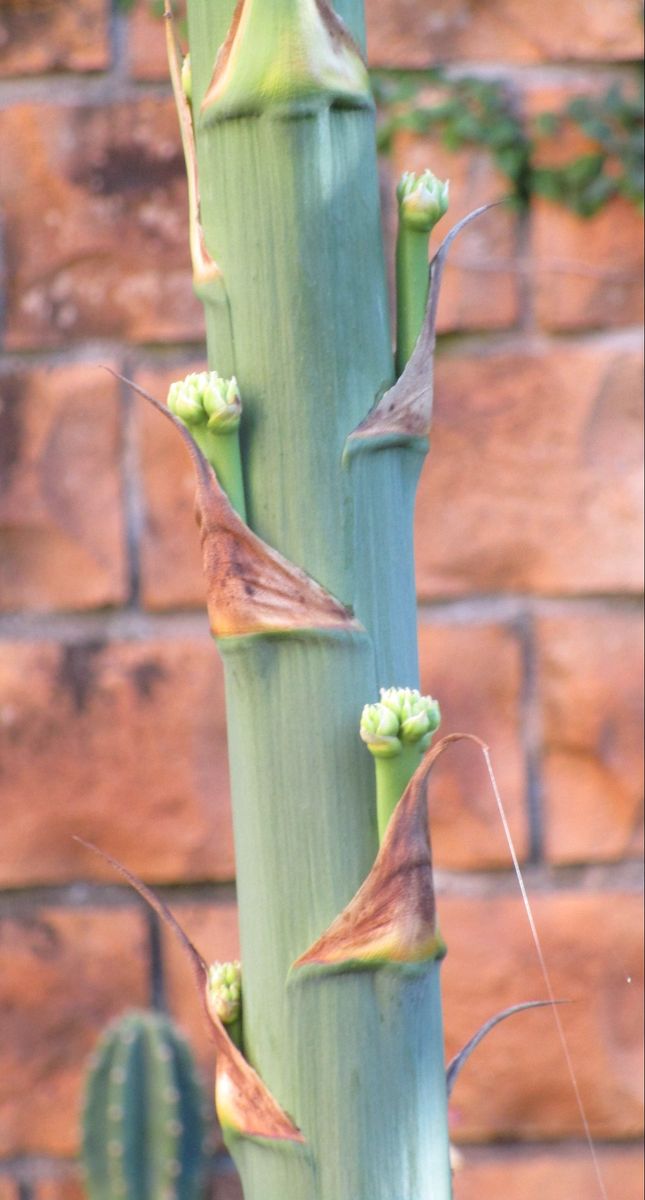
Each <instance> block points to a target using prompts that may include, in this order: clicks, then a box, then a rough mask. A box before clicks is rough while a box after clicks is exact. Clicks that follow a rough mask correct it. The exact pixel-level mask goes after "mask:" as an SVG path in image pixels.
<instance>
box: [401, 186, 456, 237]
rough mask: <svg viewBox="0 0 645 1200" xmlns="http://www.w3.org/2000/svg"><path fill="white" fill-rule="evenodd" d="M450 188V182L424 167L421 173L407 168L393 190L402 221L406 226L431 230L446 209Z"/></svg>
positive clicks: (424, 230)
mask: <svg viewBox="0 0 645 1200" xmlns="http://www.w3.org/2000/svg"><path fill="white" fill-rule="evenodd" d="M449 189H450V184H449V182H448V181H447V180H446V182H445V183H443V182H442V180H441V179H437V176H436V175H433V174H432V171H423V172H422V173H421V175H415V173H414V171H406V172H405V174H404V175H403V176H402V177H401V181H400V183H399V186H398V188H397V191H396V194H397V198H398V201H399V213H400V217H401V221H402V222H403V224H404V225H406V226H407V227H408V229H416V230H418V231H419V232H420V233H430V230H431V229H433V228H434V226H435V225H436V224H437V222H438V221H440V220H441V218H442V217H443V216H444V215H445V213H446V212H447V211H448V192H449Z"/></svg>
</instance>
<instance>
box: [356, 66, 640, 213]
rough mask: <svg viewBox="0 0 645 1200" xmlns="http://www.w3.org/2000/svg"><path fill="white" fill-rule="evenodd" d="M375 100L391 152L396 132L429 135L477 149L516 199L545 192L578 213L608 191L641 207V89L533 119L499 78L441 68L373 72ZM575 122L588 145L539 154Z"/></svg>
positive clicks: (595, 206)
mask: <svg viewBox="0 0 645 1200" xmlns="http://www.w3.org/2000/svg"><path fill="white" fill-rule="evenodd" d="M372 80H373V85H374V90H375V94H376V98H377V103H378V105H379V111H380V122H379V146H380V149H381V151H382V152H383V153H385V154H387V153H389V152H390V151H391V149H392V145H393V142H394V139H395V137H396V135H397V133H398V132H399V131H400V130H410V131H411V132H413V133H417V134H420V135H424V134H425V135H428V134H431V135H434V136H436V137H438V138H440V140H441V142H442V143H443V145H444V146H445V147H446V148H447V149H448V150H452V151H456V150H461V149H462V148H464V147H473V146H478V147H483V148H485V149H486V150H488V152H489V153H490V154H491V155H492V157H493V159H494V160H495V163H496V164H497V166H498V167H499V169H500V171H501V172H502V173H503V174H504V175H505V176H506V177H507V179H508V180H509V183H510V191H511V195H512V197H514V199H515V201H516V203H517V205H518V206H519V207H521V208H522V209H526V208H527V207H528V205H529V204H530V201H531V197H532V196H533V195H540V196H546V197H548V199H550V200H554V201H556V202H557V203H559V204H563V205H565V206H566V207H567V208H570V209H571V210H572V211H573V212H575V213H577V214H578V215H580V216H583V217H589V216H593V215H594V213H597V212H598V211H599V210H600V209H601V208H602V207H603V205H605V204H606V203H607V201H609V200H611V199H612V198H613V197H614V196H624V197H626V198H627V199H628V200H630V201H631V202H632V203H633V204H635V205H637V207H639V208H640V209H641V210H642V208H643V192H644V188H643V89H642V85H641V87H640V90H638V91H637V90H636V89H635V88H634V87H630V86H628V85H626V86H621V85H620V84H614V85H612V86H611V87H610V88H609V90H608V91H607V92H606V93H605V94H604V95H602V96H578V97H576V98H574V99H572V100H570V101H569V102H568V104H567V105H566V106H565V108H564V109H563V110H562V111H561V112H556V113H553V112H548V113H542V114H540V115H539V116H538V117H536V118H534V119H533V120H532V121H531V122H526V121H523V120H522V118H521V117H520V116H519V115H518V113H517V111H516V109H515V107H514V104H513V100H512V97H511V96H510V95H509V92H508V90H507V89H506V87H505V86H504V84H503V83H502V82H500V81H491V80H482V79H475V78H460V79H453V78H449V77H447V76H446V74H445V73H444V72H443V71H441V70H434V71H430V72H425V73H423V74H422V75H420V74H417V73H414V74H412V73H408V74H390V73H387V72H379V71H377V72H374V73H373V76H372ZM568 126H569V127H570V126H574V127H577V128H578V130H580V131H581V132H582V133H583V134H584V135H585V138H586V139H587V140H588V141H589V143H590V148H589V150H588V151H587V152H585V153H584V154H580V155H578V156H577V157H574V158H572V159H571V160H570V161H569V162H567V163H565V164H558V165H555V166H549V165H545V164H544V163H543V162H542V161H541V158H540V160H539V161H538V159H537V150H538V147H540V141H542V142H543V140H544V138H545V137H547V136H548V137H553V136H561V135H562V134H563V133H565V132H566V129H567V127H568Z"/></svg>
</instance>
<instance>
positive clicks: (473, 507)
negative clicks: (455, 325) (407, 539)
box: [416, 336, 642, 597]
mask: <svg viewBox="0 0 645 1200" xmlns="http://www.w3.org/2000/svg"><path fill="white" fill-rule="evenodd" d="M641 355H642V351H641V347H640V340H639V338H638V337H637V336H634V337H633V338H631V337H627V336H625V337H621V339H620V340H616V341H613V340H610V339H608V340H606V341H600V342H593V343H589V342H574V341H571V342H561V343H559V344H558V345H557V346H553V345H551V344H548V343H544V342H541V341H527V342H523V343H513V344H511V345H509V346H508V348H504V347H501V346H500V347H490V346H486V347H485V346H484V345H477V346H475V347H473V348H472V350H470V351H468V352H464V351H463V350H458V349H457V348H455V349H454V350H452V351H450V352H447V353H444V354H441V355H440V357H439V360H438V363H437V370H436V383H435V396H436V407H435V413H434V418H433V438H432V450H431V454H430V458H429V462H428V464H427V465H426V469H425V471H424V474H423V478H422V482H421V488H420V493H419V501H418V505H417V522H416V534H417V582H418V589H419V593H420V595H421V596H423V597H428V596H455V595H459V594H462V593H469V592H496V591H499V590H502V591H507V590H508V591H513V590H517V591H522V592H524V591H527V592H531V591H533V592H537V593H538V594H539V593H549V592H551V593H560V594H563V595H566V594H571V593H586V592H603V591H607V592H614V591H626V592H640V589H641V586H642V582H641V581H642V566H641V563H642V531H641V529H642V526H641V513H640V498H639V497H640V492H641V482H640V481H641V470H642V466H641V460H640V450H639V445H640V429H641V419H642V418H641V411H640V389H639V388H637V386H636V384H637V377H638V372H639V370H640V366H641V363H642V357H641Z"/></svg>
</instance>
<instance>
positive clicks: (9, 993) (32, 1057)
mask: <svg viewBox="0 0 645 1200" xmlns="http://www.w3.org/2000/svg"><path fill="white" fill-rule="evenodd" d="M146 970H147V957H146V939H145V923H144V921H143V918H142V917H141V916H140V914H139V912H138V911H136V910H132V911H130V910H119V909H115V910H113V911H107V910H103V911H95V910H92V909H87V910H85V911H83V912H79V911H73V910H69V909H67V910H66V909H63V908H54V907H52V908H47V909H42V910H33V909H30V910H29V912H27V913H25V914H23V915H22V916H21V915H19V914H18V913H16V915H15V916H14V917H10V916H6V917H3V918H2V919H1V920H0V1024H1V1025H2V1039H1V1040H0V1155H4V1156H6V1157H10V1156H12V1155H20V1154H28V1153H35V1154H53V1155H68V1154H73V1153H74V1152H75V1149H76V1142H77V1132H76V1131H77V1125H78V1116H79V1105H80V1098H81V1091H82V1082H83V1078H84V1073H85V1069H86V1065H87V1060H88V1057H89V1054H90V1052H91V1050H92V1049H93V1046H94V1044H95V1042H96V1040H97V1038H98V1036H99V1034H100V1032H101V1030H102V1029H103V1027H104V1025H105V1024H106V1022H107V1021H109V1020H110V1019H111V1018H112V1017H113V1016H115V1015H116V1014H117V1013H118V1012H120V1011H121V1010H122V1009H123V1008H124V1007H128V1006H132V1005H141V1004H145V1002H146V999H147V985H146Z"/></svg>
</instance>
